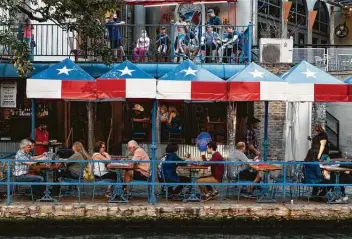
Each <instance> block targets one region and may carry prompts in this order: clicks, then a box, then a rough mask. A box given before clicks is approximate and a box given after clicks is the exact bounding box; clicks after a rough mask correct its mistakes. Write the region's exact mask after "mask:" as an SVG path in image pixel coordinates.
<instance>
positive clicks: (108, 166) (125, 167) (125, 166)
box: [106, 163, 133, 170]
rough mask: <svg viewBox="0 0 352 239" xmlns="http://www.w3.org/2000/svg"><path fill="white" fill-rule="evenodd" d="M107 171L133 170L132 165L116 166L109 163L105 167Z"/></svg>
mask: <svg viewBox="0 0 352 239" xmlns="http://www.w3.org/2000/svg"><path fill="white" fill-rule="evenodd" d="M106 167H107V168H108V169H123V170H130V169H133V164H130V165H122V164H121V165H118V164H111V163H109V164H108V165H107V166H106Z"/></svg>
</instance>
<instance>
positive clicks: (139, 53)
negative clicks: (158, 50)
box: [132, 30, 150, 62]
mask: <svg viewBox="0 0 352 239" xmlns="http://www.w3.org/2000/svg"><path fill="white" fill-rule="evenodd" d="M149 45H150V39H149V37H148V34H147V31H146V30H141V36H140V38H138V40H137V43H136V47H135V48H134V49H133V51H132V55H133V61H134V62H139V61H141V60H142V61H143V60H145V59H144V58H145V57H146V55H147V53H148V51H149Z"/></svg>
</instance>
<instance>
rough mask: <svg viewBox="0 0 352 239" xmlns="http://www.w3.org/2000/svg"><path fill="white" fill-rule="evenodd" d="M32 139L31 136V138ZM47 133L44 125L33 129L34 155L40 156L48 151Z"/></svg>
mask: <svg viewBox="0 0 352 239" xmlns="http://www.w3.org/2000/svg"><path fill="white" fill-rule="evenodd" d="M30 137H32V134H31V136H30ZM48 144H49V132H48V131H47V126H46V124H40V125H39V126H38V127H37V128H36V129H35V154H36V155H42V154H43V153H45V152H48V151H49V147H48Z"/></svg>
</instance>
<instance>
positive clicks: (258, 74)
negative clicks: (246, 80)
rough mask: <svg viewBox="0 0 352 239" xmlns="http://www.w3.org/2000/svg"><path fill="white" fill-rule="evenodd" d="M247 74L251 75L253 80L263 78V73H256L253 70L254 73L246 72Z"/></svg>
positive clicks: (255, 70)
mask: <svg viewBox="0 0 352 239" xmlns="http://www.w3.org/2000/svg"><path fill="white" fill-rule="evenodd" d="M248 73H249V74H251V75H252V76H253V78H257V77H259V78H264V72H262V71H258V70H257V69H254V71H252V72H248Z"/></svg>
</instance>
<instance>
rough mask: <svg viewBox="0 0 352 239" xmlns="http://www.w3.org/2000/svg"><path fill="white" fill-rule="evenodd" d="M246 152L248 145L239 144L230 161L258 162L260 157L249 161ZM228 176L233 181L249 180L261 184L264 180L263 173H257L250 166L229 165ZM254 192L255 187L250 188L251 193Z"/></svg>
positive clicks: (230, 156)
mask: <svg viewBox="0 0 352 239" xmlns="http://www.w3.org/2000/svg"><path fill="white" fill-rule="evenodd" d="M244 152H246V144H245V143H244V142H238V143H237V145H236V150H235V151H234V152H233V153H231V154H230V155H229V161H232V162H243V163H248V162H253V161H256V160H258V158H259V157H258V156H257V157H256V158H254V160H251V159H248V158H247V156H246V155H245V154H244ZM227 176H228V178H229V179H231V180H248V181H253V182H254V183H259V182H260V181H261V179H262V178H263V172H257V171H255V170H253V169H251V168H250V167H249V164H229V166H228V171H227ZM252 191H253V186H249V192H252Z"/></svg>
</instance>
